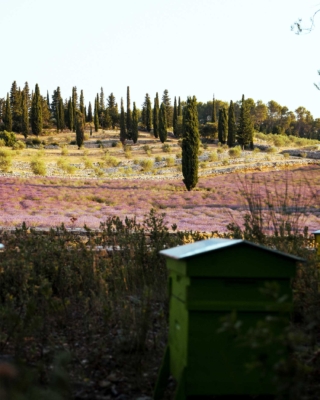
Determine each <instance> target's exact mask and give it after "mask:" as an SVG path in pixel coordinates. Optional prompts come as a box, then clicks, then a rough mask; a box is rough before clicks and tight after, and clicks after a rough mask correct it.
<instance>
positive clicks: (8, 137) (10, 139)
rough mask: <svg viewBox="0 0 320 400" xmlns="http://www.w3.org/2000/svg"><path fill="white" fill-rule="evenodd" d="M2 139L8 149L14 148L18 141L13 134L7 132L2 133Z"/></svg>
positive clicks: (0, 134) (0, 136)
mask: <svg viewBox="0 0 320 400" xmlns="http://www.w3.org/2000/svg"><path fill="white" fill-rule="evenodd" d="M0 139H2V140H3V141H4V143H5V145H6V146H8V147H12V146H13V145H14V144H15V142H16V141H17V138H16V135H15V134H14V133H13V132H7V131H3V132H0Z"/></svg>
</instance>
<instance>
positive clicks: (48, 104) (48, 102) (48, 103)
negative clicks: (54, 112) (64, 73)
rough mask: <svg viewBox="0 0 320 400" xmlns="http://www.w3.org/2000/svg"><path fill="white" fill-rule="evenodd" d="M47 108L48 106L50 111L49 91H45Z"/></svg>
mask: <svg viewBox="0 0 320 400" xmlns="http://www.w3.org/2000/svg"><path fill="white" fill-rule="evenodd" d="M47 106H48V108H49V110H50V108H51V107H50V98H49V91H48V90H47Z"/></svg>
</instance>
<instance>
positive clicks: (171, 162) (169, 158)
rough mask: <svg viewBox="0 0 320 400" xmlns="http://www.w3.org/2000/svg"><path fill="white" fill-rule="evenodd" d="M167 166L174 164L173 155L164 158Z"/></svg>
mask: <svg viewBox="0 0 320 400" xmlns="http://www.w3.org/2000/svg"><path fill="white" fill-rule="evenodd" d="M166 165H167V167H173V166H174V165H175V159H174V158H173V157H167V158H166Z"/></svg>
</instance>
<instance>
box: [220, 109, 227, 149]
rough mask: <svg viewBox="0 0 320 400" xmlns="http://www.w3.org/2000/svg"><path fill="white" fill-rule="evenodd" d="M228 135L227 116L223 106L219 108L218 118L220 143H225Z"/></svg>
mask: <svg viewBox="0 0 320 400" xmlns="http://www.w3.org/2000/svg"><path fill="white" fill-rule="evenodd" d="M227 137H228V117H227V112H226V109H225V108H220V110H219V119H218V139H219V142H221V143H226V141H227Z"/></svg>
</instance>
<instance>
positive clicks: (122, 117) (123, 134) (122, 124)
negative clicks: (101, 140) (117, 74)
mask: <svg viewBox="0 0 320 400" xmlns="http://www.w3.org/2000/svg"><path fill="white" fill-rule="evenodd" d="M126 138H127V131H126V118H125V115H124V107H123V99H122V97H121V114H120V142H121V143H122V144H123V145H124V144H125V141H126Z"/></svg>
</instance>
